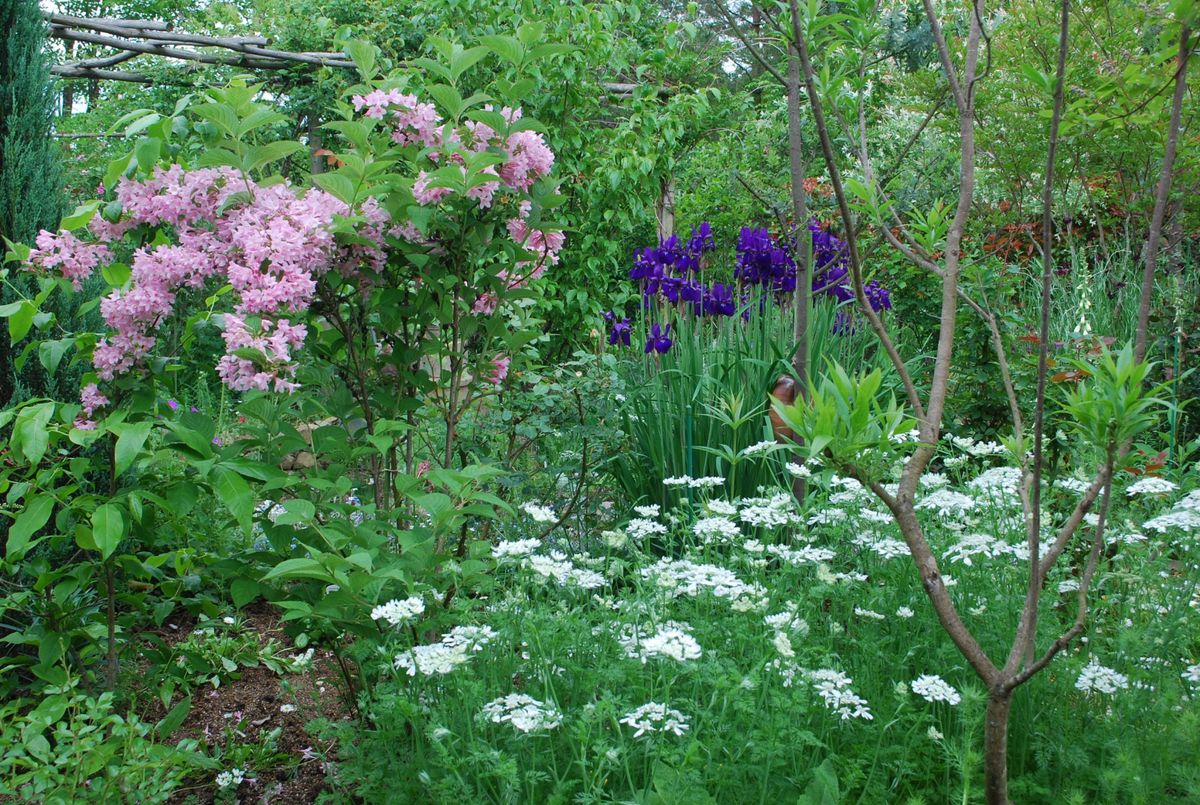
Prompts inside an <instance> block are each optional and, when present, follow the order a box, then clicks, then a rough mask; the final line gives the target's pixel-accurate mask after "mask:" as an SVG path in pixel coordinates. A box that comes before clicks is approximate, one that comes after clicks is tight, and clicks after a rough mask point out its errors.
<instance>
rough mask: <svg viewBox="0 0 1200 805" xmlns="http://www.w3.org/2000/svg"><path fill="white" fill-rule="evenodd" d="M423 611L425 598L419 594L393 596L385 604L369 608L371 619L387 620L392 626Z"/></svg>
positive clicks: (406, 620) (398, 624)
mask: <svg viewBox="0 0 1200 805" xmlns="http://www.w3.org/2000/svg"><path fill="white" fill-rule="evenodd" d="M424 611H425V599H424V598H422V597H421V596H419V595H413V596H409V597H408V598H404V599H398V598H394V599H392V600H391V601H388V602H387V603H386V604H380V605H379V606H377V607H375V608H374V609H372V610H371V619H372V620H377V621H380V620H382V621H387V622H388V623H389V624H391V625H392V626H400V625H401V624H405V623H408V622H409V621H411V620H413V619H414V618H416V617H418V616H419V615H420V614H421V613H422V612H424Z"/></svg>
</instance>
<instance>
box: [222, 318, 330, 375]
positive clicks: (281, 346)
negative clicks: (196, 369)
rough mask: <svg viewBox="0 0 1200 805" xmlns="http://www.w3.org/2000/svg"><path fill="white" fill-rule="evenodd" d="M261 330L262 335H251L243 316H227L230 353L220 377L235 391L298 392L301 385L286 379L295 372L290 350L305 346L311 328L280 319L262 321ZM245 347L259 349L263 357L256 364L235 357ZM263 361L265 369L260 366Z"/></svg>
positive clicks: (226, 327)
mask: <svg viewBox="0 0 1200 805" xmlns="http://www.w3.org/2000/svg"><path fill="white" fill-rule="evenodd" d="M259 329H260V333H258V334H255V333H252V332H251V331H250V329H249V328H248V327H247V326H246V321H245V319H243V318H242V317H241V316H238V315H237V314H235V313H226V314H225V348H226V350H227V351H228V352H229V353H230V354H228V355H224V356H223V357H222V358H221V360H220V361H219V362H218V363H217V374H218V375H220V376H221V380H223V381H224V382H225V385H227V386H229V387H230V388H232V389H261V390H262V391H268V390H270V389H274V390H275V391H280V392H291V391H295V390H296V389H297V388H299V385H298V384H297V383H294V382H292V381H291V380H288V379H287V377H288V376H290V375H291V374H292V372H294V365H293V364H292V354H291V351H292V350H293V349H299V348H300V347H302V346H304V337H305V336H306V335H308V328H306V327H305V326H304V325H303V324H296V325H293V324H292V323H291V322H289V321H288V320H287V319H280V320H279V321H277V322H271V321H263V323H262V326H261V327H260V328H259ZM245 348H249V349H253V350H257V351H258V352H259V353H260V354H261V355H262V358H261V359H259V361H257V362H256V361H252V360H250V359H248V358H241V357H237V356H235V355H233V353H234V352H235V351H236V350H239V349H245ZM263 359H265V362H266V366H265V367H264V366H262V365H261V362H262V360H263Z"/></svg>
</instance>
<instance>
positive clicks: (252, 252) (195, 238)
mask: <svg viewBox="0 0 1200 805" xmlns="http://www.w3.org/2000/svg"><path fill="white" fill-rule="evenodd" d="M393 80H394V79H391V78H389V79H382V80H374V81H372V83H371V84H369V85H366V86H362V87H360V88H358V89H356V90H354V91H352V93H351V94H350V98H349V103H348V104H347V105H346V106H345V107H344V111H343V118H344V119H343V120H342V121H340V122H339V125H340V126H341V128H339V131H342V132H343V133H345V134H346V135H347V139H348V140H349V141H350V142H351V145H352V146H353V149H352V151H351V152H349V153H348V154H344V155H341V156H340V157H339V163H340V164H341V166H342V167H340V168H339V169H338V170H336V171H333V172H331V173H327V174H320V175H317V176H314V177H313V179H314V183H313V186H310V187H303V186H293V185H291V184H289V183H287V182H283V181H279V180H277V179H275V180H272V181H263V180H262V179H261V178H259V177H256V176H255V175H254V174H253V172H252V171H248V170H247V169H246V164H247V163H250V164H252V165H253V164H258V163H257V162H256V161H255V159H254V157H255V155H256V153H258V152H257V151H256V148H257V147H256V146H253V145H251V144H250V143H247V142H244V141H243V140H241V139H236V138H230V137H224V138H223V139H221V140H220V142H219V143H210V144H209V146H210V147H213V146H216V147H215V148H214V149H213V150H214V151H215V152H216V153H218V154H224V153H228V154H229V156H228V158H227V159H225V161H226V162H228V163H229V164H224V165H212V164H211V163H212V162H213V161H218V162H219V161H221V158H218V159H216V160H210V164H209V166H205V167H188V166H185V165H182V164H177V163H176V164H169V165H161V164H160V165H154V166H148V165H146V166H139V170H138V171H137V172H136V173H133V174H132V175H124V176H121V177H120V178H119V180H118V181H117V182H116V184H115V187H114V186H112V185H111V184H110V187H111V188H112V190H111V197H112V203H110V204H109V207H108V209H107V210H106V214H105V215H104V216H101V215H93V216H92V217H91V218H90V220H88V221H87V224H86V230H82V229H80V230H78V231H77V232H72V231H67V230H63V231H60V232H58V233H50V232H43V233H41V235H39V237H38V239H37V248H35V249H31V250H30V251H29V253H28V257H27V259H26V260H25V265H26V267H27V268H28V269H29V270H31V271H36V272H39V273H41V274H44V275H56V276H61V277H63V278H65V279H67V280H69V281H70V282H71V283H72V286H73V287H74V288H75V289H76V290H78V289H79V288H80V285H81V281H82V280H83V279H85V278H86V277H88V276H90V275H91V274H92V273H93V272H95V271H97V270H98V269H101V268H104V267H106V266H109V265H112V264H114V262H116V261H117V260H118V259H120V258H124V260H125V261H126V262H127V263H128V271H127V274H123V273H121V272H119V271H114V272H113V277H114V279H113V280H112V281H113V283H114V287H113V288H112V290H111V291H110V292H109V293H108V295H107V296H106V297H105V298H103V299H102V300H101V302H100V312H101V315H102V317H103V319H104V322H105V324H106V325H107V327H108V330H107V332H105V333H102V334H100V335H99V337H98V338H97V340H96V342H95V345H94V347H93V348H92V350H91V355H90V357H91V361H92V365H93V367H94V369H95V374H94V376H93V377H89V378H85V380H87V387H86V388H85V390H84V394H83V396H82V397H81V401H82V403H83V416H82V417H81V419H80V421H79V424H81V425H84V426H87V425H88V424H89V423H90V422H91V421H92V418H93V417H95V416H97V415H98V412H102V411H103V410H104V409H105V408H106V407H108V406H110V405H111V402H110V400H113V399H117V398H118V397H119V395H114V394H113V393H112V389H110V388H109V385H111V384H114V383H116V382H117V381H118V380H119V379H120V378H121V377H123V376H127V375H130V374H131V373H142V374H144V373H146V372H147V371H148V370H149V368H150V365H151V363H150V362H151V358H152V357H153V356H154V355H155V352H156V348H157V347H159V342H160V335H161V332H162V330H163V328H164V327H166V326H168V325H170V324H171V323H172V322H173V321H178V320H181V319H184V318H186V317H187V316H189V315H191V314H192V313H193V312H194V311H195V309H196V308H197V307H199V305H198V304H197V302H198V301H199V300H202V299H204V298H206V297H209V296H210V295H212V294H214V293H215V292H216V291H218V290H219V289H222V288H227V289H229V291H230V292H229V293H228V294H226V295H221V307H219V308H217V307H214V308H212V311H211V312H212V314H213V319H214V320H215V321H216V322H217V323H218V324H219V325H220V327H221V328H222V331H223V332H222V336H223V341H224V345H225V354H224V355H222V356H220V357H219V359H218V360H217V361H216V367H215V368H216V373H217V375H218V376H219V378H220V380H221V381H222V382H223V383H224V384H225V385H226V386H228V387H229V388H230V389H233V390H235V391H248V390H262V391H272V392H284V393H287V392H293V391H295V390H296V389H297V388H298V387H299V380H298V379H297V376H296V372H297V356H298V353H299V352H300V351H301V350H302V349H303V348H304V347H305V342H306V339H307V338H308V336H309V335H310V334H312V333H313V332H318V331H320V332H331V331H332V332H333V333H335V334H336V337H334V338H323V339H321V348H320V349H319V350H318V353H319V354H317V355H316V356H315V357H316V358H317V359H318V360H321V361H325V362H327V363H328V364H329V365H331V366H333V367H335V368H336V370H337V371H338V373H339V374H340V376H341V377H342V378H344V379H349V378H350V377H352V376H355V377H357V381H356V382H353V383H350V384H349V385H350V388H351V391H352V393H353V394H354V396H355V399H356V402H357V403H358V405H359V406H360V407H361V408H362V409H363V411H364V413H365V414H366V419H367V421H368V423H373V422H374V419H375V416H374V415H372V411H371V408H372V406H375V407H378V406H379V405H380V403H379V401H378V400H372V399H370V397H371V396H372V393H371V392H372V390H373V389H380V388H385V387H387V386H392V387H395V392H394V393H393V394H394V397H395V398H396V399H398V400H403V399H407V398H410V397H412V396H413V395H414V394H416V393H417V392H418V391H419V390H421V389H425V390H429V389H430V388H431V387H434V386H438V385H441V386H450V385H453V386H454V387H455V388H460V387H462V388H464V389H465V391H464V392H463V393H461V394H458V393H456V394H455V395H451V397H450V400H451V407H452V408H456V409H457V410H456V411H454V410H452V411H451V412H450V413H449V415H448V418H447V424H448V427H449V429H450V430H451V431H452V430H453V425H454V422H455V421H456V419H457V417H458V416H459V415H461V411H462V410H463V409H464V408H465V407H466V406H467V405H469V404H470V400H471V397H472V395H473V394H474V391H473V389H474V388H475V387H477V386H479V387H482V386H488V385H496V384H499V383H501V382H502V381H503V380H504V378H505V377H506V375H507V370H508V362H509V360H510V359H511V358H510V357H507V356H508V355H509V354H511V347H512V346H514V344H516V341H514V334H513V332H512V326H513V322H514V321H517V320H518V319H519V315H518V314H519V312H520V311H519V310H518V309H517V308H513V307H512V306H511V305H510V302H511V301H512V300H514V299H516V298H518V297H519V296H520V295H521V294H523V293H526V292H527V289H528V287H529V284H530V283H531V282H532V281H533V280H536V279H537V278H538V277H540V276H541V275H542V274H543V272H545V271H546V269H547V268H548V267H549V266H552V265H554V264H555V263H556V262H557V261H558V254H559V252H560V250H561V249H562V247H563V243H564V240H565V235H564V233H563V232H562V231H561V230H559V229H556V228H553V227H550V226H547V225H546V224H544V223H542V221H541V215H542V211H543V209H544V202H545V201H546V200H547V199H549V198H550V197H552V195H553V192H554V190H553V186H552V185H547V186H545V187H542V186H540V185H539V183H540V182H543V180H546V179H547V178H548V177H549V176H550V174H551V171H552V169H553V166H554V153H553V151H552V150H551V149H550V147H549V146H548V145H547V143H546V140H545V137H544V135H543V134H542V133H540V132H538V131H536V130H535V128H536V124H534V123H530V122H528V121H525V120H523V118H522V113H521V110H520V109H518V108H512V107H510V106H503V105H500V104H492V103H484V102H482V101H480V102H479V103H478V106H477V107H476V108H470V107H469V106H468V105H467V104H466V102H463V104H462V106H459V107H458V108H451V109H450V110H449V113H448V114H447V110H445V109H442V108H441V107H440V106H439V104H441V103H442V102H443V101H445V98H446V96H445V94H444V93H443V94H438V93H434V95H435V97H437V98H438V99H439V100H438V104H435V103H433V102H430V101H427V100H423V99H422V98H421V97H420V96H419V95H418V94H417V93H415V92H408V91H402V90H400V89H397V88H395V87H393V86H388V84H390V83H391V82H392V81H393ZM443 89H444V88H443ZM233 96H234V92H233V91H232V90H231V91H230V94H229V96H228V97H233ZM211 97H212V98H213V100H212V101H211V102H210V103H209V104H208V105H209V106H212V105H220V104H221V102H222V100H223V98H224V97H226V96H223V95H222V94H221V92H220V91H215V92H214V93H212V94H211ZM241 97H243V98H244V97H247V96H245V95H244V94H243V95H242V96H241ZM473 97H483V96H473ZM228 108H230V109H231V110H232V109H234V108H236V107H235V105H234V104H230V106H229V107H228ZM240 109H241V111H240V112H239V114H245V115H247V116H249V115H250V114H255V113H259V112H261V111H262V110H263V109H264V107H262V106H261V105H258V104H254V103H249V104H246V103H241V104H240ZM205 118H206V119H209V116H208V115H205ZM222 119H223V118H222ZM294 145H296V146H297V147H299V146H298V144H294ZM160 151H161V152H162V153H167V152H168V149H166V148H163V149H160ZM367 166H372V168H373V169H372V170H368V168H367ZM385 169H386V171H385ZM97 206H98V205H97ZM114 211H117V212H116V214H114ZM126 255H127V256H126ZM108 276H109V274H107V273H106V277H108ZM514 317H516V318H514ZM497 354H501V355H505V356H506V357H504V358H496V359H493V357H492V356H495V355H497ZM368 358H369V360H368ZM439 367H444V370H443V369H440V368H439ZM464 383H465V384H466V385H465V386H464V385H463V384H464ZM389 406H390V403H389V404H386V405H385V406H384V407H389ZM370 427H373V424H369V428H370Z"/></svg>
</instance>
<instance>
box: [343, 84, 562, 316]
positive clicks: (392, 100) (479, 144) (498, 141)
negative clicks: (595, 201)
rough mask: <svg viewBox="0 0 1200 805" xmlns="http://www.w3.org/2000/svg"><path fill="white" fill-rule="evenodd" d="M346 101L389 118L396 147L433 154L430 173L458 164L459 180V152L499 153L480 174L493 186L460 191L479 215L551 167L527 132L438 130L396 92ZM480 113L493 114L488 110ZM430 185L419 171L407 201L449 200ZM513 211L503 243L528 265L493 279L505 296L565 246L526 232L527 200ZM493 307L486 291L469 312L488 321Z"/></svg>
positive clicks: (421, 108)
mask: <svg viewBox="0 0 1200 805" xmlns="http://www.w3.org/2000/svg"><path fill="white" fill-rule="evenodd" d="M351 101H352V103H353V105H354V108H355V109H356V110H357V111H360V112H362V113H363V114H364V115H365V116H367V117H372V118H376V119H378V120H386V119H389V115H390V120H391V122H392V124H393V125H394V127H395V128H394V130H393V134H392V139H393V140H394V141H395V142H397V143H399V144H400V145H414V144H415V145H420V146H423V147H424V148H427V149H434V150H433V151H432V152H431V153H430V154H429V155H428V159H429V162H430V163H431V169H432V168H434V167H436V166H437V165H438V164H441V163H450V164H458V165H460V166H464V167H463V168H462V169H463V171H464V174H465V172H466V168H465V160H464V159H463V156H462V153H463V152H467V153H472V152H473V153H482V152H484V151H488V150H495V151H499V152H501V153H503V154H504V155H505V157H506V158H505V161H504V162H502V163H501V164H500V165H499V167H498V169H497V168H495V167H488V168H486V169H485V170H484V172H485V173H488V174H491V175H494V176H495V177H496V181H494V182H485V183H483V184H480V185H476V186H475V187H472V188H470V189H468V190H467V191H466V195H467V197H468V198H471V199H474V200H475V201H476V202H478V204H479V207H480V208H481V209H487V208H489V207H491V206H492V204H493V202H494V200H495V196H496V193H497V192H498V191H499V190H500V189H501V187H507V188H509V189H510V190H513V191H516V192H518V193H522V194H524V193H528V191H529V189H530V188H531V187H532V186H533V184H534V182H536V181H537V180H538V179H539V178H541V177H543V176H547V175H548V174H549V173H550V171H551V169H552V168H553V167H554V152H553V151H552V150H551V149H550V147H549V146H548V145H547V144H546V141H545V139H544V138H543V137H542V135H541V134H539V133H538V132H536V131H532V130H530V129H523V130H518V131H514V132H512V133H510V134H509V135H508V136H507V137H504V136H501V134H500V133H498V132H497V131H496V130H495V129H493V128H492V127H491V126H489V125H488V124H486V123H483V122H479V121H467V122H465V123H464V124H463V126H462V128H461V129H454V128H451V127H449V126H443V125H442V119H441V117H440V116H439V115H438V114H437V111H436V109H435V108H434V106H433V105H432V104H428V103H420V102H418V100H417V97H416V96H415V95H406V94H404V93H402V92H400V90H397V89H391V90H383V89H376V90H373V91H371V92H369V93H367V94H366V95H356V96H354V97H353V98H352V99H351ZM484 108H485V109H487V110H488V111H495V110H494V108H493V107H492V106H486V107H484ZM498 112H499V114H500V116H501V117H502V118H503V119H504V121H505V122H507V123H508V124H510V125H512V124H513V123H516V122H517V121H518V120H520V119H521V110H520V109H511V108H509V107H504V108H502V109H500V110H498ZM430 182H431V179H430V170H422V171H420V172H419V173H418V174H417V177H416V179H415V181H414V182H413V197H414V198H415V199H416V201H417V203H418V204H421V205H433V204H439V203H441V202H442V201H445V200H446V199H448V198H450V197H451V196H452V195H453V190H451V189H450V188H447V187H431V186H430ZM517 209H518V214H517V216H516V217H514V218H511V219H509V221H508V222H507V228H508V233H509V237H511V238H512V240H513V242H514V243H516V244H517V245H518V246H520V247H521V248H523V249H525V250H526V251H528V252H530V253H532V255H533V258H534V259H533V260H532V261H520V262H518V263H517V264H516V265H515V266H513V268H512V269H511V270H504V271H501V272H499V274H498V279H500V280H501V281H502V282H503V283H504V284H505V287H506V288H507V289H508V290H516V289H518V288H521V287H524V286H525V285H526V284H528V282H529V281H530V280H533V279H536V278H538V277H540V276H541V275H542V273H543V272H544V271H545V270H546V266H547V265H553V264H555V263H557V262H558V253H559V251H561V250H562V247H563V244H564V242H565V240H566V236H565V234H564V233H563V232H561V231H556V230H553V231H543V230H538V229H533V228H532V227H530V226H529V223H528V218H529V214H530V211H531V209H532V204H531V202H530V201H529V200H528V198H525V199H523V200H521V201H520V202H519V204H518V208H517ZM415 234H416V233H414V232H412V231H411V227H410V231H405V232H403V233H401V235H402V236H403V237H405V238H406V239H408V240H415V238H414V235H415ZM498 304H499V298H498V296H497V294H496V293H494V292H492V291H487V292H484V293H482V294H480V296H479V298H478V299H477V300H476V302H475V304H474V306H473V308H472V311H473V312H474V313H476V314H480V315H491V314H492V313H494V312H495V310H496V307H497V305H498Z"/></svg>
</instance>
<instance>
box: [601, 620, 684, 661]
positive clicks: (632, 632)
mask: <svg viewBox="0 0 1200 805" xmlns="http://www.w3.org/2000/svg"><path fill="white" fill-rule="evenodd" d="M650 628H653V629H654V631H653V633H649V634H647V633H648V632H649V630H650ZM616 637H617V642H618V643H620V644H621V648H623V649H624V650H625V656H626V657H630V658H632V659H635V660H641V661H642V662H643V663H646V662H648V661H649V660H651V659H652V658H654V657H665V658H667V659H670V660H675V661H676V662H679V663H684V662H687V661H688V660H698V659H700V657H701V655H702V654H703V652H702V651H701V649H700V644H699V643H697V642H696V638H694V637H692V635H691V627H690V626H689V625H688V624H686V623H681V622H679V621H665V622H664V623H662V624H659V625H658V626H657V627H648V628H645V629H643V628H641V627H639V626H637V625H635V624H631V623H625V624H621V625H620V627H619V629H618V632H617V635H616Z"/></svg>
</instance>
